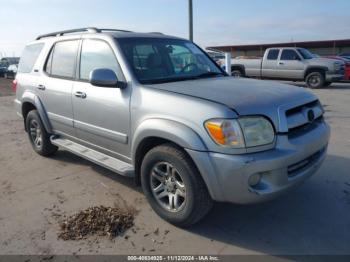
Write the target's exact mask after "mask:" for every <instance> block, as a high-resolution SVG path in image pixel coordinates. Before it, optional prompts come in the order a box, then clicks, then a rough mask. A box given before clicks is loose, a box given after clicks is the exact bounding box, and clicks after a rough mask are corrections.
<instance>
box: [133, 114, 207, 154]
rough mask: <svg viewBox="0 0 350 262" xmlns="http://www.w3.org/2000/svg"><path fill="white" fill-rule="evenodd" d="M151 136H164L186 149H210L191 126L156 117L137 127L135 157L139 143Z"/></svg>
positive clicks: (134, 146) (134, 142)
mask: <svg viewBox="0 0 350 262" xmlns="http://www.w3.org/2000/svg"><path fill="white" fill-rule="evenodd" d="M149 137H158V138H163V139H166V140H169V141H172V142H174V143H176V144H177V145H179V146H181V147H183V148H186V149H191V150H196V151H208V149H207V147H206V145H205V144H204V142H203V140H202V139H201V137H200V136H199V135H198V134H197V133H196V132H195V131H194V130H193V129H191V128H190V127H188V126H186V125H184V124H182V123H179V122H176V121H173V120H168V119H160V118H156V119H147V120H145V121H143V122H142V123H141V124H140V125H139V126H138V127H137V128H136V130H135V132H134V135H133V140H132V146H131V152H132V156H133V159H135V155H136V150H137V147H138V145H139V144H140V143H141V142H142V141H143V140H144V139H146V138H149Z"/></svg>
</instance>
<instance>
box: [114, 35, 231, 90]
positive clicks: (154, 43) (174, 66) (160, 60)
mask: <svg viewBox="0 0 350 262" xmlns="http://www.w3.org/2000/svg"><path fill="white" fill-rule="evenodd" d="M118 42H119V44H120V47H121V49H122V52H123V53H124V55H125V57H126V59H127V61H128V63H129V65H130V67H131V68H132V70H133V72H134V74H135V76H136V77H137V79H138V80H139V82H140V83H142V84H157V83H166V82H174V81H184V80H190V79H196V78H205V77H217V76H224V75H225V73H224V72H223V71H222V70H221V69H220V68H219V67H218V66H217V65H216V64H215V63H214V62H212V60H210V59H209V58H208V56H207V55H206V54H205V53H204V52H203V51H202V50H201V49H200V48H198V47H197V46H196V45H195V44H193V43H191V42H189V41H186V40H179V39H167V38H121V39H118Z"/></svg>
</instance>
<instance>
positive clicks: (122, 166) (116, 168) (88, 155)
mask: <svg viewBox="0 0 350 262" xmlns="http://www.w3.org/2000/svg"><path fill="white" fill-rule="evenodd" d="M50 140H51V143H52V144H54V145H56V146H58V147H60V148H62V149H65V150H67V151H69V152H71V153H73V154H75V155H78V156H80V157H82V158H85V159H87V160H90V161H91V162H94V163H95V164H97V165H100V166H103V167H105V168H107V169H109V170H111V171H113V172H116V173H118V174H120V175H122V176H127V177H134V168H133V166H132V165H131V164H129V163H126V162H123V161H121V160H119V159H116V158H113V157H111V156H108V155H106V154H103V153H101V152H98V151H96V150H93V149H91V148H88V147H85V146H83V145H80V144H78V143H75V142H73V141H71V140H68V139H65V138H60V137H55V136H51V138H50Z"/></svg>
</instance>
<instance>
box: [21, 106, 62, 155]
mask: <svg viewBox="0 0 350 262" xmlns="http://www.w3.org/2000/svg"><path fill="white" fill-rule="evenodd" d="M26 129H27V133H28V137H29V141H30V143H31V145H32V147H33V149H34V151H35V152H37V153H38V154H39V155H42V156H50V155H53V154H54V153H56V151H57V149H58V147H57V146H55V145H53V144H51V141H50V134H48V133H47V132H46V129H45V127H44V125H43V123H42V121H41V119H40V116H39V114H38V111H36V110H32V111H30V112H29V113H28V115H27V117H26Z"/></svg>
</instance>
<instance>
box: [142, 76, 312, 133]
mask: <svg viewBox="0 0 350 262" xmlns="http://www.w3.org/2000/svg"><path fill="white" fill-rule="evenodd" d="M148 87H152V88H156V89H160V90H165V91H170V92H174V93H178V94H183V95H189V96H193V97H197V98H202V99H206V100H209V101H213V102H217V103H220V104H224V105H226V106H228V107H229V108H231V109H233V110H234V111H236V112H237V114H238V115H264V116H267V117H268V118H270V120H272V122H273V123H274V125H275V128H276V130H278V131H280V129H279V126H280V125H279V124H280V119H279V117H280V116H279V114H280V110H281V109H282V108H283V109H284V110H287V109H290V108H293V107H296V106H299V105H302V104H305V103H308V102H311V101H314V100H317V97H316V96H315V95H313V94H312V93H311V92H309V91H307V90H304V89H303V88H300V87H296V86H291V85H287V84H281V83H278V82H273V81H262V80H253V79H242V78H240V79H237V78H233V77H216V78H206V79H200V80H189V81H181V82H173V83H165V84H156V85H152V86H148Z"/></svg>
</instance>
